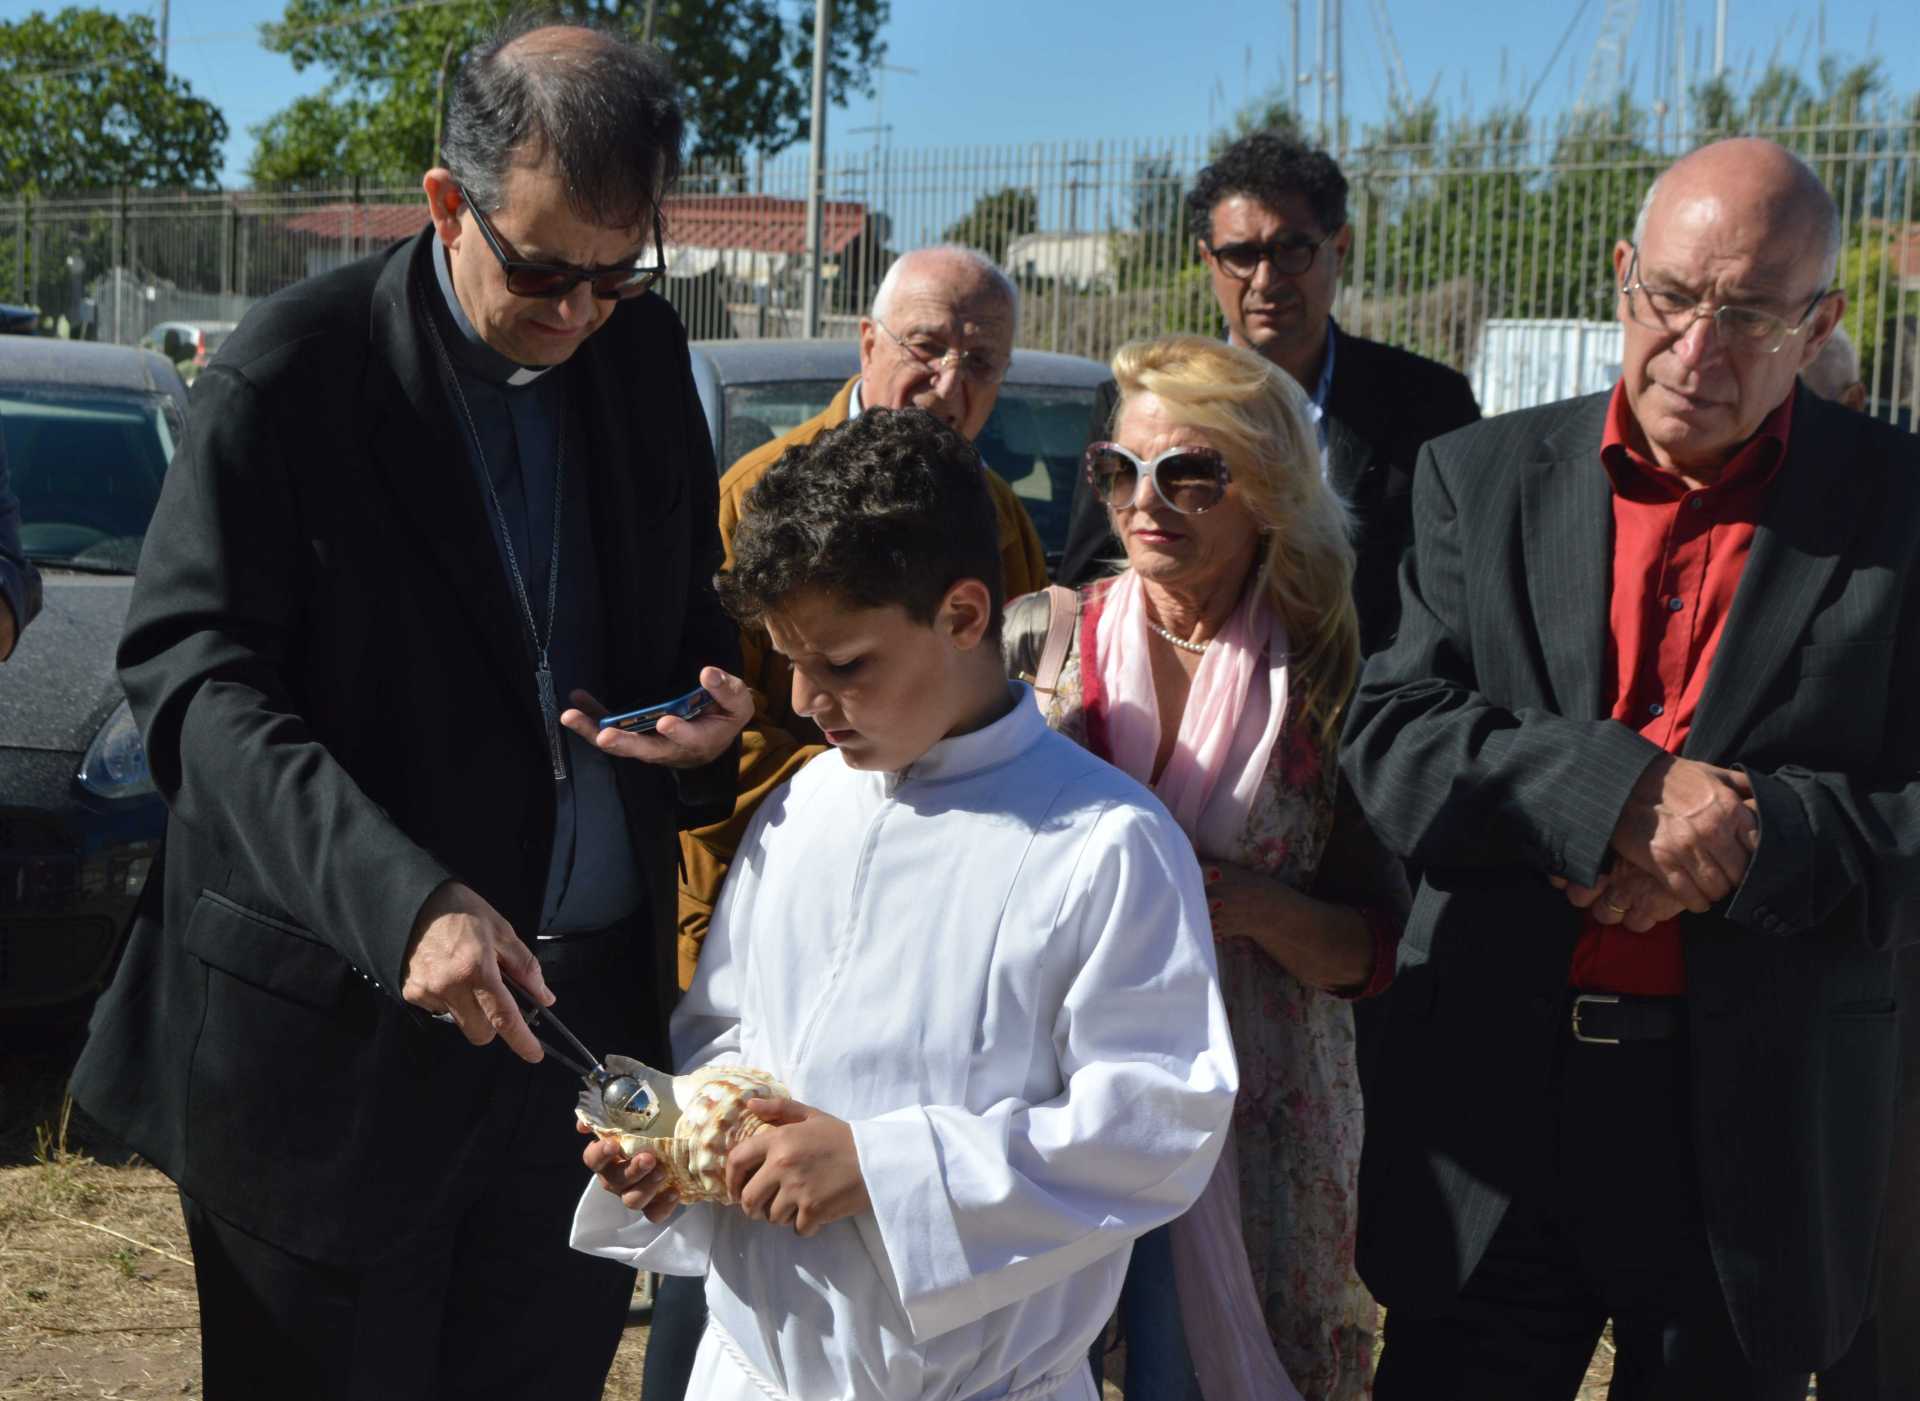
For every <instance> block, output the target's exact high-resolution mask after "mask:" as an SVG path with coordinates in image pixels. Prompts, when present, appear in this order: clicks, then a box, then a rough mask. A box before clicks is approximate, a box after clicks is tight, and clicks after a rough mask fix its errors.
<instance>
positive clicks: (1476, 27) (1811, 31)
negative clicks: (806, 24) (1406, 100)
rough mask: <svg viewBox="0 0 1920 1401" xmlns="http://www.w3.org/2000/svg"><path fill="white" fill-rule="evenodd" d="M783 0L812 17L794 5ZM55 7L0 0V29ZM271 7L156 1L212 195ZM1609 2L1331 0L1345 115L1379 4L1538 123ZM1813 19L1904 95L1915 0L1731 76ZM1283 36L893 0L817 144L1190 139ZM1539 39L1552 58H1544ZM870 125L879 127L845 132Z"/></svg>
mask: <svg viewBox="0 0 1920 1401" xmlns="http://www.w3.org/2000/svg"><path fill="white" fill-rule="evenodd" d="M368 3H369V6H370V7H372V0H368ZM788 3H789V4H790V5H791V6H792V7H793V8H794V10H795V11H796V12H799V11H805V12H807V13H809V14H810V13H811V10H812V6H811V5H810V4H807V3H805V0H788ZM1677 4H1679V5H1684V13H1685V19H1686V30H1687V39H1686V45H1687V49H1688V53H1689V60H1690V66H1691V61H1692V60H1693V59H1694V58H1695V57H1696V50H1699V51H1703V52H1699V53H1698V55H1697V56H1698V57H1699V58H1700V59H1701V60H1702V61H1704V59H1705V57H1706V56H1707V55H1708V54H1710V52H1711V45H1712V30H1713V3H1712V0H1640V6H1639V8H1640V17H1639V21H1638V24H1637V25H1636V27H1635V30H1634V32H1633V34H1632V37H1631V40H1630V43H1629V52H1628V66H1629V69H1630V70H1633V71H1634V72H1635V74H1636V75H1637V88H1638V90H1639V91H1640V92H1641V93H1642V95H1643V96H1645V97H1648V98H1651V97H1652V96H1653V91H1652V72H1651V70H1652V69H1653V67H1654V65H1655V37H1654V34H1653V29H1654V27H1655V25H1656V22H1657V21H1662V22H1661V23H1660V27H1661V28H1663V29H1666V28H1667V27H1668V25H1670V24H1671V20H1670V19H1667V18H1666V17H1669V16H1671V15H1672V14H1674V13H1675V6H1676V5H1677ZM57 8H59V5H58V3H50V4H41V5H35V4H29V3H21V0H0V20H12V19H18V18H20V17H21V16H23V15H25V14H28V13H30V12H31V11H33V10H35V9H57ZM106 8H108V9H111V10H114V11H116V12H119V13H147V14H153V13H156V12H157V6H156V5H153V4H118V3H112V2H111V0H109V2H108V3H107V4H106ZM1314 8H1315V0H1302V4H1301V9H1302V21H1301V28H1302V36H1301V39H1302V49H1303V51H1304V55H1305V56H1306V57H1307V58H1308V59H1310V58H1311V53H1312V33H1313V28H1314ZM281 9H282V6H281V4H280V3H278V2H277V0H173V13H172V33H173V38H174V49H173V64H174V67H175V69H176V71H178V72H179V73H180V74H182V75H183V76H184V77H185V78H186V79H187V80H188V81H189V82H190V83H192V85H193V88H194V91H195V92H197V93H199V94H200V95H202V96H204V97H207V98H209V99H211V100H212V101H213V102H215V103H216V104H218V105H219V106H220V108H221V109H222V110H223V111H224V112H225V113H226V116H227V120H228V122H229V124H230V125H231V127H232V129H233V131H232V136H231V138H230V139H229V141H228V143H227V149H226V156H227V163H226V170H225V180H226V182H227V183H229V184H237V183H240V182H242V181H243V179H244V172H245V169H246V163H247V157H248V154H249V152H250V151H251V149H252V145H253V138H252V136H251V134H250V132H249V130H248V129H249V128H250V127H252V126H254V125H257V124H258V123H260V122H262V121H264V120H265V119H266V118H267V117H268V116H270V115H271V114H272V113H273V112H275V111H277V110H278V109H279V108H280V107H282V106H284V105H285V104H286V103H287V102H289V101H291V100H292V99H293V98H294V97H296V96H299V95H300V94H303V93H307V92H312V91H315V90H317V89H318V88H319V87H321V86H322V84H323V83H324V81H325V75H324V74H321V73H319V72H317V71H315V70H312V69H309V70H308V71H307V72H305V73H296V72H294V71H293V69H292V67H291V65H289V64H288V63H287V61H286V60H285V59H284V58H282V57H280V56H279V55H277V54H272V53H268V52H267V51H266V50H265V49H263V48H261V47H260V44H259V41H258V38H257V31H258V27H259V25H260V24H261V23H262V22H264V21H267V20H272V19H276V18H278V17H279V15H280V13H281ZM1607 9H1608V4H1607V0H1585V3H1584V5H1583V4H1582V3H1581V0H1549V3H1546V4H1536V5H1517V4H1513V3H1510V0H1500V3H1494V0H1466V3H1459V2H1458V0H1456V2H1455V3H1441V0H1347V5H1346V42H1345V46H1344V47H1345V54H1346V74H1347V90H1348V101H1347V111H1348V116H1349V119H1350V120H1357V121H1359V122H1365V121H1368V120H1371V119H1374V118H1377V117H1378V116H1379V115H1380V114H1381V113H1382V112H1383V111H1384V109H1385V106H1386V98H1387V93H1388V79H1387V76H1386V73H1387V67H1386V62H1385V60H1384V58H1383V45H1382V44H1381V42H1380V40H1379V37H1378V36H1379V34H1380V30H1379V29H1378V27H1377V25H1376V20H1375V16H1376V15H1377V14H1379V13H1380V12H1381V11H1383V10H1384V13H1385V14H1386V15H1387V17H1388V18H1389V20H1390V22H1391V25H1392V28H1393V31H1394V34H1395V36H1396V37H1397V41H1398V47H1399V51H1400V55H1401V60H1402V62H1403V63H1404V65H1405V70H1406V75H1407V79H1408V81H1409V83H1410V85H1411V86H1412V87H1413V88H1414V89H1415V90H1417V91H1419V92H1422V93H1424V92H1426V91H1428V90H1429V88H1435V90H1436V93H1437V96H1438V97H1439V99H1440V101H1441V102H1442V103H1443V105H1445V106H1447V107H1448V108H1450V109H1453V110H1459V109H1461V108H1463V107H1472V108H1473V109H1476V110H1480V111H1484V110H1486V109H1487V108H1489V107H1491V106H1494V105H1496V104H1498V103H1499V102H1500V101H1501V100H1502V97H1503V95H1504V97H1505V98H1506V100H1508V101H1509V102H1518V101H1519V100H1521V99H1522V98H1524V97H1525V95H1526V93H1527V92H1528V91H1529V90H1530V89H1532V88H1534V87H1535V86H1536V85H1537V86H1538V88H1539V96H1538V98H1537V99H1536V102H1535V105H1534V111H1535V113H1536V114H1538V115H1543V116H1551V115H1552V114H1553V113H1554V112H1556V111H1558V110H1560V109H1561V108H1563V107H1564V106H1566V105H1567V104H1568V103H1569V102H1570V101H1571V100H1572V97H1573V95H1574V94H1576V93H1577V92H1578V91H1579V89H1580V86H1581V84H1582V82H1583V80H1584V78H1585V75H1586V72H1587V67H1588V63H1589V60H1590V58H1591V56H1592V54H1593V51H1594V46H1595V40H1596V38H1597V37H1598V35H1599V33H1600V27H1601V16H1602V15H1603V13H1604V12H1605V11H1606V10H1607ZM1823 10H1824V30H1825V37H1826V47H1827V50H1828V51H1829V52H1832V53H1834V54H1837V55H1839V56H1841V57H1852V58H1859V57H1862V56H1864V55H1866V54H1867V53H1869V52H1872V53H1876V54H1879V55H1881V56H1882V58H1883V59H1884V60H1885V62H1886V64H1887V71H1888V76H1889V78H1890V79H1891V80H1892V82H1893V85H1894V86H1895V88H1896V89H1898V90H1899V91H1902V92H1913V91H1915V90H1920V4H1914V3H1912V0H1846V3H1840V2H1839V0H1835V3H1831V4H1827V5H1825V6H1822V5H1820V4H1804V3H1802V4H1795V3H1790V0H1730V16H1731V18H1730V24H1729V34H1730V39H1729V43H1728V58H1729V66H1730V67H1731V68H1732V69H1733V71H1734V74H1735V76H1736V78H1737V77H1738V76H1739V75H1740V74H1741V73H1743V72H1749V73H1758V71H1759V70H1760V69H1762V68H1764V67H1765V66H1766V64H1767V62H1768V59H1769V57H1770V56H1772V55H1774V54H1778V55H1780V56H1781V57H1782V58H1783V59H1786V60H1787V61H1789V62H1793V63H1795V64H1796V65H1797V66H1798V67H1800V68H1801V70H1802V71H1803V72H1805V73H1807V74H1809V75H1810V74H1811V73H1812V71H1813V69H1814V66H1815V64H1816V62H1817V59H1818V54H1819V36H1820V31H1821V29H1822V25H1823V18H1822V15H1823ZM1576 16H1577V20H1576ZM1290 33H1291V24H1290V7H1289V5H1288V4H1287V3H1286V0H1189V3H1186V4H1168V3H1167V0H966V3H954V2H953V0H894V4H893V18H892V21H891V22H890V24H889V26H888V29H887V40H888V46H889V52H888V55H887V62H888V63H889V64H891V65H893V66H895V67H896V68H900V69H911V70H913V71H912V72H886V73H884V74H883V75H882V77H883V78H884V84H885V86H884V90H883V91H882V92H881V93H879V94H878V95H877V96H876V98H873V99H864V98H863V99H860V100H857V101H855V102H854V103H852V104H850V106H848V107H847V108H845V109H840V110H836V111H835V112H834V113H833V114H832V115H831V116H830V118H829V120H828V135H829V138H830V140H832V141H833V142H834V143H835V144H836V145H838V146H848V145H857V146H870V145H871V144H872V143H873V142H874V141H875V140H876V139H886V140H890V141H891V143H892V144H893V145H894V146H895V147H896V148H924V147H930V146H945V147H951V146H962V145H965V146H981V145H985V146H995V145H1011V144H1019V143H1025V142H1031V141H1055V140H1076V139H1083V138H1084V139H1098V138H1108V139H1119V140H1146V139H1154V140H1165V139H1168V138H1178V137H1186V136H1193V137H1199V136H1203V135H1205V134H1206V133H1207V132H1208V131H1209V130H1210V129H1211V126H1210V123H1211V125H1218V124H1221V123H1223V122H1224V121H1225V120H1226V119H1227V118H1228V117H1229V116H1230V115H1231V113H1232V112H1233V111H1234V109H1235V108H1236V107H1238V106H1239V105H1240V104H1241V103H1242V102H1244V101H1245V100H1246V99H1247V98H1248V97H1249V96H1255V95H1259V94H1261V93H1263V92H1265V91H1266V90H1268V89H1269V88H1271V87H1272V86H1273V85H1274V84H1275V83H1277V82H1280V81H1282V80H1283V79H1284V76H1285V73H1286V71H1287V68H1288V66H1289V52H1290V48H1291V43H1290ZM1563 39H1564V47H1562V41H1563ZM1556 48H1559V49H1560V53H1559V58H1558V61H1557V62H1553V63H1552V66H1551V67H1549V62H1550V60H1552V58H1553V55H1554V53H1555V51H1556ZM1436 83H1437V88H1436V87H1435V85H1436ZM1307 105H1308V107H1309V110H1310V109H1311V105H1312V104H1311V99H1309V100H1308V103H1307ZM882 123H884V124H885V125H888V126H890V127H891V128H892V130H891V131H890V132H887V133H884V135H876V134H875V133H873V132H857V131H856V130H855V129H856V128H860V127H870V126H874V125H879V124H882Z"/></svg>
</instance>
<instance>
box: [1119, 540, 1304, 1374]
mask: <svg viewBox="0 0 1920 1401" xmlns="http://www.w3.org/2000/svg"><path fill="white" fill-rule="evenodd" d="M1102 602H1103V604H1104V606H1103V607H1102V608H1101V610H1100V613H1099V616H1098V618H1097V620H1095V621H1094V626H1093V628H1092V629H1091V631H1092V633H1093V641H1094V647H1093V649H1092V651H1093V654H1094V657H1095V659H1096V661H1095V666H1094V668H1093V670H1094V671H1095V675H1094V676H1092V677H1088V678H1086V681H1087V682H1088V683H1090V684H1085V685H1084V687H1083V689H1084V690H1085V691H1086V692H1087V701H1088V704H1089V708H1090V711H1091V712H1092V713H1091V715H1090V721H1091V722H1092V723H1091V724H1090V728H1089V739H1090V740H1091V741H1092V742H1093V747H1094V748H1095V749H1096V750H1104V751H1105V752H1104V754H1103V757H1104V758H1106V759H1107V760H1108V761H1109V762H1110V763H1112V764H1114V765H1115V766H1116V767H1118V768H1119V769H1121V770H1123V771H1124V772H1126V773H1128V774H1131V775H1132V776H1133V777H1135V778H1137V779H1139V780H1140V782H1142V783H1150V780H1151V778H1152V774H1153V760H1154V756H1155V755H1156V754H1158V753H1159V750H1160V706H1159V702H1158V700H1157V699H1156V698H1155V696H1154V691H1153V668H1152V664H1151V662H1150V660H1149V652H1148V649H1149V648H1150V647H1158V646H1163V645H1166V644H1164V643H1163V642H1161V641H1159V640H1157V639H1155V638H1154V637H1153V636H1152V635H1151V634H1150V633H1149V631H1148V628H1147V623H1148V619H1147V604H1146V590H1145V588H1144V587H1143V586H1142V585H1141V582H1140V578H1139V576H1138V575H1136V574H1134V573H1133V572H1132V571H1131V570H1129V571H1128V572H1126V573H1125V574H1122V575H1121V576H1120V577H1119V578H1118V579H1116V580H1115V581H1114V583H1113V586H1112V588H1111V590H1110V591H1109V592H1108V593H1107V595H1106V598H1105V599H1104V600H1103V601H1102ZM1081 650H1082V653H1083V657H1082V661H1083V663H1084V661H1085V660H1086V658H1085V655H1084V654H1085V652H1086V651H1087V648H1086V646H1085V643H1084V642H1083V643H1082V649H1081ZM1286 714H1287V631H1286V628H1285V626H1284V625H1283V624H1282V623H1281V621H1280V619H1279V618H1278V617H1277V616H1275V615H1274V614H1273V612H1272V611H1271V610H1270V609H1269V608H1268V607H1267V606H1266V600H1265V599H1264V598H1263V597H1262V596H1261V594H1260V591H1259V589H1258V588H1250V589H1248V590H1247V591H1246V593H1245V594H1244V595H1243V596H1242V597H1241V599H1240V602H1239V604H1238V605H1236V606H1235V608H1234V610H1233V614H1232V616H1231V617H1229V618H1228V619H1227V625H1226V627H1225V628H1223V629H1221V631H1220V633H1219V634H1218V635H1217V636H1216V637H1215V638H1214V639H1213V640H1212V641H1211V642H1210V643H1209V644H1208V646H1207V651H1206V655H1205V656H1203V657H1202V658H1201V659H1200V668H1199V670H1198V671H1196V672H1195V673H1194V677H1193V684H1192V687H1191V689H1190V690H1189V691H1188V694H1187V708H1186V711H1185V712H1184V713H1183V714H1182V715H1181V717H1180V733H1179V734H1178V735H1177V736H1176V737H1175V740H1174V746H1173V753H1172V754H1171V755H1169V756H1168V758H1167V766H1166V768H1165V769H1164V770H1162V771H1161V774H1160V781H1159V782H1158V783H1151V784H1150V786H1151V787H1152V788H1153V790H1154V792H1155V794H1156V795H1157V796H1158V797H1159V799H1160V801H1161V802H1163V803H1165V804H1166V805H1167V807H1168V809H1169V810H1170V811H1171V812H1172V813H1173V816H1174V819H1175V821H1177V822H1178V823H1179V824H1180V827H1181V829H1182V830H1183V831H1184V832H1186V834H1187V836H1188V837H1189V838H1190V839H1191V840H1192V842H1193V845H1194V850H1195V851H1197V852H1198V853H1199V854H1200V855H1201V856H1202V857H1205V858H1211V859H1214V860H1227V861H1239V860H1241V859H1242V856H1241V847H1242V843H1243V840H1244V838H1245V835H1246V830H1247V820H1248V817H1249V815H1250V813H1251V811H1252V807H1253V801H1254V798H1255V797H1256V796H1257V795H1258V793H1259V791H1260V786H1261V783H1262V782H1263V780H1264V779H1265V777H1266V772H1267V766H1268V764H1269V762H1270V761H1271V760H1272V757H1273V746H1274V745H1275V744H1276V743H1277V742H1278V741H1279V738H1280V727H1281V725H1282V724H1283V723H1284V722H1285V720H1286ZM1242 1229H1243V1227H1242V1224H1241V1217H1240V1181H1239V1164H1238V1162H1237V1161H1236V1159H1235V1156H1234V1146H1233V1140H1232V1137H1231V1135H1229V1137H1228V1140H1227V1144H1226V1147H1225V1149H1224V1150H1223V1151H1222V1153H1221V1155H1220V1161H1219V1162H1218V1163H1217V1164H1215V1166H1214V1170H1213V1176H1212V1177H1211V1178H1210V1179H1209V1180H1208V1182H1207V1186H1206V1189H1205V1190H1204V1191H1203V1192H1201V1194H1200V1199H1199V1200H1198V1201H1197V1202H1195V1203H1194V1205H1193V1206H1192V1208H1191V1209H1190V1210H1188V1212H1187V1213H1186V1214H1185V1215H1184V1216H1181V1217H1179V1218H1178V1219H1176V1220H1175V1221H1174V1223H1173V1263H1174V1282H1175V1288H1176V1291H1177V1292H1178V1294H1179V1296H1180V1319H1181V1322H1182V1324H1183V1325H1184V1326H1185V1329H1186V1334H1187V1351H1188V1353H1189V1355H1190V1356H1191V1357H1192V1358H1193V1364H1194V1371H1195V1372H1196V1373H1197V1374H1198V1375H1199V1379H1200V1391H1201V1395H1203V1396H1204V1397H1205V1398H1206V1401H1299V1395H1300V1393H1299V1392H1298V1391H1296V1390H1295V1389H1294V1386H1293V1383H1292V1382H1291V1381H1290V1380H1289V1379H1288V1377H1287V1371H1286V1368H1285V1367H1284V1366H1282V1365H1281V1362H1280V1359H1279V1357H1278V1355H1277V1354H1276V1353H1275V1352H1274V1347H1273V1339H1272V1337H1271V1336H1270V1335H1269V1333H1268V1331H1267V1321H1266V1311H1265V1309H1264V1308H1263V1306H1262V1304H1261V1301H1260V1300H1259V1299H1258V1298H1256V1297H1255V1295H1254V1288H1253V1272H1252V1270H1251V1269H1250V1268H1249V1267H1248V1265H1247V1250H1246V1243H1245V1241H1244V1240H1243V1238H1242V1236H1241V1231H1242Z"/></svg>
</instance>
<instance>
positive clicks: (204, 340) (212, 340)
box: [200, 330, 233, 355]
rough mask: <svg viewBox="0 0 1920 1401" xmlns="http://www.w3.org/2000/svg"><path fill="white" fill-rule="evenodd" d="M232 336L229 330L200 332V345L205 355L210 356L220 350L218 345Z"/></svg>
mask: <svg viewBox="0 0 1920 1401" xmlns="http://www.w3.org/2000/svg"><path fill="white" fill-rule="evenodd" d="M232 334H233V332H232V331H231V330H226V331H202V332H201V333H200V345H201V347H202V348H203V349H204V350H205V351H206V352H207V354H209V355H211V354H213V352H214V351H216V350H218V349H219V348H220V343H221V342H222V341H224V340H225V339H226V338H227V337H228V336H230V335H232Z"/></svg>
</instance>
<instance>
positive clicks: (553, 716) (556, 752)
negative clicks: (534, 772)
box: [533, 657, 567, 783]
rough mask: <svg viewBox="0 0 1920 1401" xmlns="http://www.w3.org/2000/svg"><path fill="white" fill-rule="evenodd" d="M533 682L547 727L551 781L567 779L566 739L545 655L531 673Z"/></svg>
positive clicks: (550, 669)
mask: <svg viewBox="0 0 1920 1401" xmlns="http://www.w3.org/2000/svg"><path fill="white" fill-rule="evenodd" d="M533 683H534V685H535V686H536V687H537V688H538V689H539V692H540V718H541V719H542V720H543V721H545V723H546V727H547V752H548V753H549V754H550V755H551V756H552V758H553V781H554V782H555V783H565V782H566V781H567V752H566V740H565V739H564V738H563V737H562V735H561V730H560V702H559V701H558V700H557V699H556V698H555V697H554V694H553V668H552V667H551V666H549V665H548V664H547V659H546V658H545V657H542V658H540V665H539V667H538V668H537V669H536V670H535V671H534V673H533Z"/></svg>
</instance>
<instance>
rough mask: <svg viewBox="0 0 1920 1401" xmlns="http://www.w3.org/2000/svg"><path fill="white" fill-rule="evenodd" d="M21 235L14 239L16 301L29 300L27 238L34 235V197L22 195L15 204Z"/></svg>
mask: <svg viewBox="0 0 1920 1401" xmlns="http://www.w3.org/2000/svg"><path fill="white" fill-rule="evenodd" d="M14 210H15V216H16V218H17V219H18V227H19V230H20V233H19V236H18V237H17V238H15V239H14V241H13V285H14V297H13V299H14V300H15V301H16V302H25V301H26V300H27V240H28V239H29V238H31V237H33V197H32V196H31V195H21V196H20V198H19V200H18V202H16V203H15V205H14Z"/></svg>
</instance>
